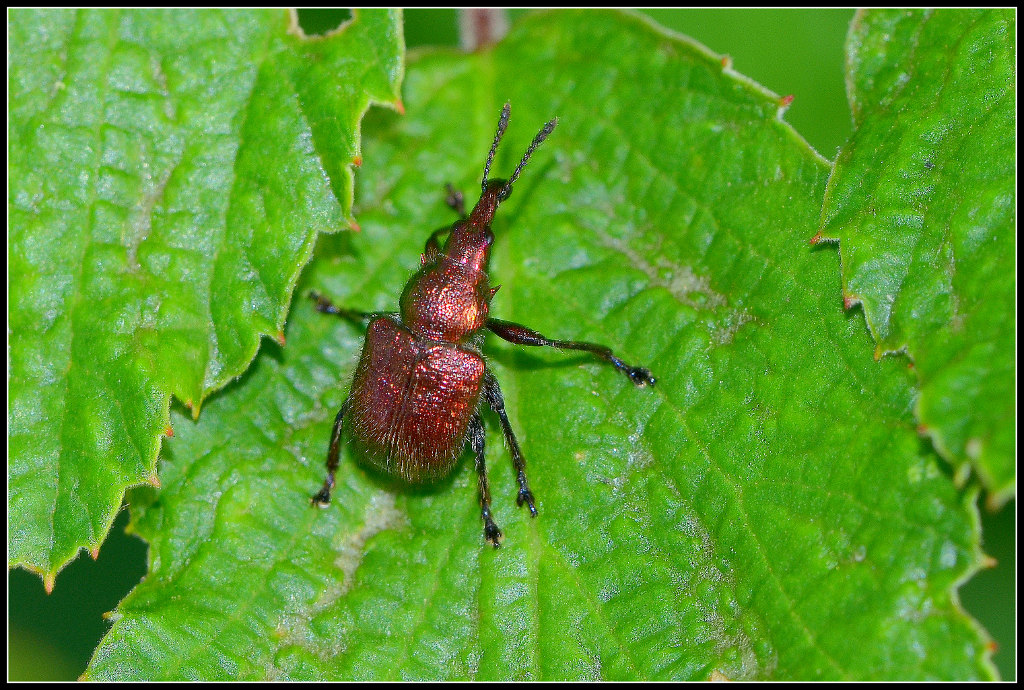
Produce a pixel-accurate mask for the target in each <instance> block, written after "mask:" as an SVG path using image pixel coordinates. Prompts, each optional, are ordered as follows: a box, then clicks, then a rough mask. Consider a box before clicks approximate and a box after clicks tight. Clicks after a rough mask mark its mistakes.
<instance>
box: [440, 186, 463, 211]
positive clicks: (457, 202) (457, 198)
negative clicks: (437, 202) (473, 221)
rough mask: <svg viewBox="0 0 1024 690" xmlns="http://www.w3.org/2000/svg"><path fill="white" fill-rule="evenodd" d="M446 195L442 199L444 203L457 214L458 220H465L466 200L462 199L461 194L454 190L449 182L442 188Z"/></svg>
mask: <svg viewBox="0 0 1024 690" xmlns="http://www.w3.org/2000/svg"><path fill="white" fill-rule="evenodd" d="M444 189H445V191H446V192H448V195H447V196H446V197H445V198H444V203H446V204H448V206H450V207H451V209H452V210H453V211H455V212H456V213H458V214H459V218H461V219H462V220H465V219H466V200H465V199H464V198H463V197H462V192H460V191H459V190H457V189H455V187H453V186H452V183H451V182H449V183H447V184H446V185H445V186H444Z"/></svg>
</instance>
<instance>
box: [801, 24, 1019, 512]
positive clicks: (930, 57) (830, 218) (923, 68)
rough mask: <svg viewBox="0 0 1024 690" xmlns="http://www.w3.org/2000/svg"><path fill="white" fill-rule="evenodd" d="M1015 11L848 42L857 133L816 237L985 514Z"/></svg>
mask: <svg viewBox="0 0 1024 690" xmlns="http://www.w3.org/2000/svg"><path fill="white" fill-rule="evenodd" d="M1015 15H1016V13H1015V11H1014V10H986V11H978V10H934V11H923V10H913V11H869V12H864V13H861V14H859V15H858V17H857V19H856V20H855V21H854V24H853V27H852V29H851V34H850V41H849V46H848V50H849V61H850V65H851V73H850V75H849V81H848V84H849V92H850V93H849V97H850V104H851V108H852V110H853V114H854V120H855V123H856V131H855V133H854V135H853V137H852V138H851V140H850V141H849V143H847V145H846V146H844V147H843V150H842V151H841V152H840V155H839V158H838V160H837V161H836V164H835V170H834V172H833V175H832V179H831V180H830V182H829V188H828V193H827V196H826V200H825V206H824V210H823V214H822V219H823V222H822V233H821V234H822V236H823V237H826V238H838V239H839V240H840V241H841V251H842V257H843V262H842V274H843V285H844V288H843V290H844V295H845V297H846V299H847V302H848V303H855V302H860V303H861V304H863V308H864V314H865V316H866V317H867V322H868V327H869V328H870V329H871V333H872V334H873V335H874V337H875V339H876V341H877V343H878V349H879V352H880V353H881V352H886V351H895V350H900V349H904V348H905V349H906V351H907V354H908V355H909V357H910V358H911V359H912V360H913V362H914V370H915V372H916V374H917V377H918V380H919V382H920V384H919V385H920V394H919V398H918V401H917V406H916V414H917V416H918V419H919V421H920V424H921V425H922V432H924V433H927V434H928V436H930V437H931V439H932V441H933V442H934V444H935V446H936V448H938V450H939V452H941V453H942V454H943V456H945V457H946V458H947V459H948V460H949V461H950V462H951V463H953V464H954V465H956V466H961V467H962V468H963V469H967V464H968V463H970V464H971V465H973V467H974V469H975V470H976V471H977V473H978V475H979V477H980V478H981V480H982V481H983V483H984V485H985V486H986V488H987V489H988V490H989V491H990V492H992V496H991V502H992V503H993V504H1000V503H1002V502H1004V501H1005V500H1007V499H1008V498H1009V497H1011V496H1012V495H1013V494H1014V491H1015V487H1016V468H1015V465H1016V453H1015V436H1016V409H1015V408H1016V405H1015V401H1014V389H1015V383H1016V376H1015V365H1014V359H1015V354H1016V335H1015V331H1016V324H1015V322H1014V319H1013V318H1012V314H1013V313H1014V300H1015V294H1016V270H1015V254H1016V225H1017V218H1016V205H1017V196H1016V185H1017V176H1016V164H1017V159H1016V147H1015V146H1014V145H1013V142H1014V141H1015V138H1016V117H1017V107H1016V80H1017V74H1016V68H1015V64H1016V46H1015V44H1014V41H1015V26H1016V22H1015Z"/></svg>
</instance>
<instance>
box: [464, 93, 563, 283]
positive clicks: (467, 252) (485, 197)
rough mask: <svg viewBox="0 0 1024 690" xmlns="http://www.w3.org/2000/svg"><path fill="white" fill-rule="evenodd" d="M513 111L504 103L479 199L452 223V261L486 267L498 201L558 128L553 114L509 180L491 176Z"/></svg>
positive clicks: (510, 189) (507, 196)
mask: <svg viewBox="0 0 1024 690" xmlns="http://www.w3.org/2000/svg"><path fill="white" fill-rule="evenodd" d="M510 112H511V106H510V105H509V104H508V103H506V104H505V107H504V108H502V109H501V117H500V118H499V120H498V131H497V132H495V134H494V142H493V143H492V144H491V150H490V152H489V153H488V154H487V162H486V163H485V164H484V176H483V179H482V180H481V182H480V200H479V201H477V202H476V206H474V207H473V210H472V211H471V212H470V214H469V217H467V218H466V219H465V220H462V221H459V222H458V223H456V224H455V225H454V226H453V227H452V232H451V235H450V236H449V238H448V242H447V244H446V245H445V248H444V253H445V254H446V255H447V256H448V257H449V258H450V259H452V260H453V261H456V262H458V263H461V264H464V265H466V266H471V267H475V268H476V269H477V270H481V271H483V270H486V268H487V260H488V257H489V256H490V248H491V244H492V243H493V242H494V234H493V233H492V232H491V221H492V220H493V219H494V214H495V213H496V212H497V210H498V205H499V204H501V202H503V201H505V200H506V199H508V198H509V196H511V195H512V185H513V184H515V181H516V180H517V179H519V173H521V172H522V171H523V168H524V167H525V166H526V162H527V161H529V160H530V156H532V155H533V152H534V151H535V150H536V149H537V147H538V146H540V145H541V143H542V142H543V141H544V140H545V139H547V138H548V135H549V134H551V132H552V131H553V130H554V129H555V125H557V124H558V118H552V119H551V120H549V121H548V122H547V123H546V124H545V125H544V126H543V127H542V128H541V130H540V131H539V132H537V135H536V136H535V137H534V138H533V141H532V142H531V143H530V147H529V148H528V149H526V153H525V154H523V158H522V160H520V161H519V165H517V166H516V169H515V172H513V173H512V177H510V178H508V180H497V179H494V180H492V179H490V177H489V175H490V172H491V163H493V162H494V154H495V152H497V150H498V144H499V143H500V142H501V138H502V136H504V134H505V129H506V128H507V127H508V118H509V113H510Z"/></svg>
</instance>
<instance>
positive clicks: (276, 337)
mask: <svg viewBox="0 0 1024 690" xmlns="http://www.w3.org/2000/svg"><path fill="white" fill-rule="evenodd" d="M274 340H276V341H277V344H278V345H280V346H281V347H284V331H278V332H277V333H276V334H275V335H274Z"/></svg>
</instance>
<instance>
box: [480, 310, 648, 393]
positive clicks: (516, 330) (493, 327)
mask: <svg viewBox="0 0 1024 690" xmlns="http://www.w3.org/2000/svg"><path fill="white" fill-rule="evenodd" d="M487 328H488V330H490V331H491V332H492V333H494V334H495V335H497V336H498V337H499V338H502V339H503V340H507V341H509V342H510V343H514V344H516V345H532V346H535V347H556V348H558V349H560V350H581V351H583V352H590V353H591V354H593V355H596V356H597V357H600V358H601V359H603V360H604V361H606V362H608V363H609V364H611V365H612V366H614V367H615V368H616V369H618V370H619V371H621V372H622V373H623V374H625V375H626V376H627V377H629V380H630V381H632V382H633V384H634V385H635V386H637V387H638V388H642V387H643V386H653V385H654V383H655V381H656V379H655V378H654V377H653V376H651V372H650V371H649V370H648V369H646V368H644V367H634V366H630V365H629V364H626V363H625V362H623V361H622V360H621V359H619V358H618V357H616V356H615V353H614V352H612V350H611V348H609V347H605V346H604V345H596V344H594V343H584V342H579V341H576V340H553V339H551V338H548V337H546V336H543V335H541V334H540V333H538V332H537V331H535V330H533V329H532V328H527V327H526V326H522V325H520V324H518V323H512V322H511V321H502V320H500V319H487Z"/></svg>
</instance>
